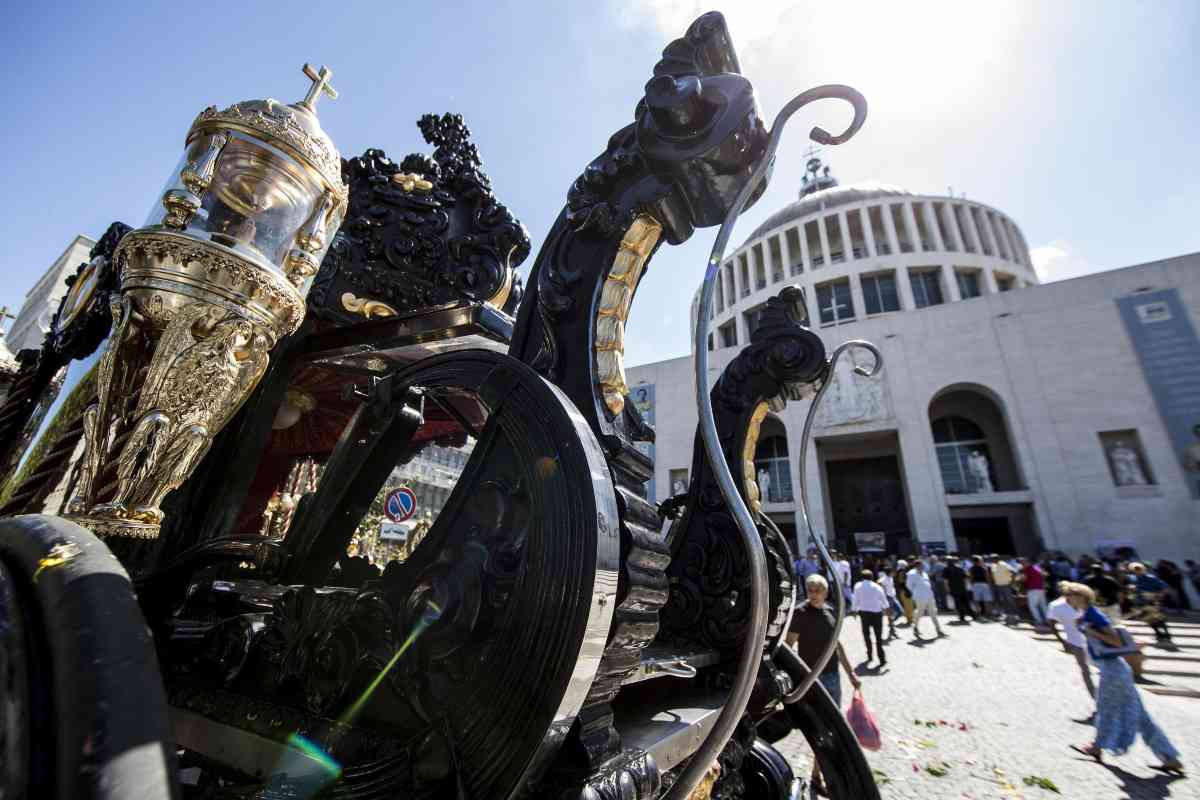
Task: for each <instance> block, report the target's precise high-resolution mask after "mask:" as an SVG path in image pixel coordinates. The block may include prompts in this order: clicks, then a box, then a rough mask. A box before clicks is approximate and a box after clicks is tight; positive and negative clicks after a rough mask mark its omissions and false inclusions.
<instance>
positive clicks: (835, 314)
mask: <svg viewBox="0 0 1200 800" xmlns="http://www.w3.org/2000/svg"><path fill="white" fill-rule="evenodd" d="M817 311H818V313H819V314H820V315H821V326H822V327H828V326H830V325H841V324H843V323H846V322H852V321H853V320H854V301H853V300H852V299H851V298H850V281H849V280H848V279H846V278H843V279H842V280H839V281H830V282H829V283H822V284H821V285H819V286H818V287H817Z"/></svg>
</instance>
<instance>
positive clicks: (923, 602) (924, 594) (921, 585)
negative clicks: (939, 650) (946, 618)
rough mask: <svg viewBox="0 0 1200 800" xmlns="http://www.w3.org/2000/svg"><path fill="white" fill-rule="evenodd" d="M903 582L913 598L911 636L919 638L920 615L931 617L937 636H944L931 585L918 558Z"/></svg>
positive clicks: (923, 565)
mask: <svg viewBox="0 0 1200 800" xmlns="http://www.w3.org/2000/svg"><path fill="white" fill-rule="evenodd" d="M904 582H905V585H906V586H907V587H908V592H909V594H911V595H912V600H913V623H912V626H913V638H914V639H920V638H921V617H926V616H927V617H932V618H933V628H934V630H936V631H937V636H938V638H939V639H940V638H942V637H944V636H945V635H946V634H944V633H942V624H941V623H940V622H938V609H937V601H936V600H934V597H933V585H932V584H931V583H930V581H929V575H928V573H926V572H925V564H924V563H922V562H921V561H920V560H919V559H918V560H917V562H916V566H914V567H913V568H912V569H910V570H909V571H908V577H907V578H906V579H905V581H904Z"/></svg>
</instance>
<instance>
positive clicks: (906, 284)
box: [896, 267, 917, 311]
mask: <svg viewBox="0 0 1200 800" xmlns="http://www.w3.org/2000/svg"><path fill="white" fill-rule="evenodd" d="M896 291H897V292H899V294H900V310H901V311H912V310H913V309H915V308H916V307H917V301H916V300H914V299H913V290H912V281H911V280H909V278H908V268H907V267H896Z"/></svg>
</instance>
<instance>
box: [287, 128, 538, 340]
mask: <svg viewBox="0 0 1200 800" xmlns="http://www.w3.org/2000/svg"><path fill="white" fill-rule="evenodd" d="M417 125H418V127H419V128H420V129H421V133H422V135H423V136H424V137H425V141H427V142H429V143H430V144H432V145H435V149H434V151H433V155H432V156H429V155H424V154H419V153H414V154H412V155H409V156H407V157H406V158H404V159H403V160H402V161H401V162H400V163H399V164H397V163H396V162H394V161H392V160H391V159H390V158H388V157H387V155H386V154H385V153H384V152H383V151H382V150H376V149H371V150H367V151H366V152H365V153H363V155H361V156H359V157H358V158H353V159H350V160H346V161H343V162H342V177H343V178H344V179H345V180H346V182H347V183H348V184H349V186H350V206H349V209H348V210H347V213H346V217H345V220H344V221H343V222H342V227H341V228H340V229H339V230H338V233H337V235H336V236H335V237H334V240H333V242H332V243H331V244H330V247H329V251H328V253H327V254H326V256H325V260H324V261H323V262H322V264H321V269H320V271H319V272H318V273H317V277H316V279H315V280H314V282H313V287H312V290H311V291H310V292H309V295H308V306H309V311H310V313H311V314H312V315H313V316H314V317H316V318H318V319H321V320H323V321H326V322H333V323H335V324H342V325H344V324H353V323H355V322H361V321H362V320H363V318H364V316H369V315H370V314H371V313H372V312H370V311H369V308H370V307H369V306H364V305H363V304H364V303H371V302H373V303H383V304H386V305H387V306H389V307H390V308H391V309H392V311H394V312H396V313H399V314H404V313H407V312H412V311H417V310H419V309H422V308H427V307H431V306H437V305H443V304H446V303H453V302H460V301H462V300H464V299H465V300H471V301H477V302H482V301H490V302H492V303H493V304H495V305H497V306H499V307H501V308H502V309H503V310H505V311H507V312H508V313H513V311H514V309H516V307H517V305H518V304H519V303H520V300H521V295H522V288H521V281H520V278H519V276H518V275H517V274H516V268H517V267H518V266H519V265H520V264H521V262H522V261H524V260H525V258H526V257H528V255H529V249H530V243H529V235H528V233H527V232H526V231H525V228H524V226H523V225H521V223H520V222H519V221H518V220H517V219H516V218H515V217H514V216H513V214H512V212H510V211H509V210H508V208H506V207H505V206H504V205H503V204H501V203H499V202H498V201H497V200H496V196H495V195H494V194H493V193H492V185H491V181H490V180H489V179H488V177H487V174H486V173H485V172H484V171H483V165H482V162H481V161H480V159H479V152H478V150H477V149H476V147H475V145H474V144H473V143H472V142H471V139H470V135H471V134H470V131H469V130H468V129H467V126H466V125H465V124H464V123H463V119H462V116H461V115H459V114H443V115H441V116H437V115H435V114H426V115H425V116H423V117H421V119H420V121H419V122H418V123H417Z"/></svg>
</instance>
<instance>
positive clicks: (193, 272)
mask: <svg viewBox="0 0 1200 800" xmlns="http://www.w3.org/2000/svg"><path fill="white" fill-rule="evenodd" d="M115 257H116V258H118V259H121V260H120V261H118V263H119V264H121V266H122V270H121V273H122V274H121V285H122V288H123V289H124V288H126V287H129V286H131V285H137V284H138V283H139V282H142V281H147V282H149V283H153V282H155V281H158V282H162V281H164V280H165V281H173V282H178V281H179V280H181V279H182V280H184V281H186V282H189V283H194V284H195V286H196V291H197V292H198V293H205V292H207V293H208V294H212V293H213V292H212V291H211V290H212V289H217V290H220V291H221V292H222V293H223V294H226V295H228V294H233V295H235V296H236V297H235V298H232V299H231V301H230V302H231V303H233V304H234V305H244V306H246V313H247V315H249V314H251V313H253V312H252V311H251V310H250V308H249V306H250V305H251V304H252V303H256V304H259V305H261V306H266V307H267V308H268V309H269V310H270V311H269V312H268V313H271V314H273V315H275V316H278V317H279V319H278V321H277V323H276V324H277V325H278V326H279V327H278V330H274V331H272V333H273V334H274V335H275V337H276V338H278V337H281V336H284V335H287V334H290V333H294V332H295V331H296V329H297V328H299V327H300V323H301V322H302V321H303V320H304V314H305V306H304V298H303V296H302V295H301V294H300V292H299V291H298V290H297V289H296V287H294V286H292V285H291V283H290V282H288V281H287V280H286V279H284V278H282V277H280V276H277V275H276V273H274V272H272V271H271V270H268V269H266V268H262V267H258V266H256V265H253V264H250V263H248V262H246V261H243V260H240V259H239V258H235V257H233V256H230V255H226V254H224V253H223V252H221V251H220V250H219V249H218V248H217V247H216V246H215V245H206V244H204V243H203V242H196V241H195V240H192V239H188V238H186V237H184V236H181V235H178V234H173V233H169V232H166V231H141V230H138V231H133V232H131V233H129V234H128V235H126V237H125V238H124V239H123V240H122V241H121V244H120V245H119V246H118V247H117V251H116V254H115ZM177 291H178V290H177ZM238 297H240V303H239V302H238V301H237V298H238ZM147 312H148V313H152V312H151V310H149V309H147ZM259 313H260V315H261V314H262V313H263V312H261V311H260V312H259ZM163 314H164V315H166V317H169V316H170V314H171V311H170V310H169V309H166V308H164V309H163ZM161 321H162V322H163V323H166V322H168V321H169V320H168V319H167V318H164V319H163V320H161ZM264 322H266V320H265V319H264Z"/></svg>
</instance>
